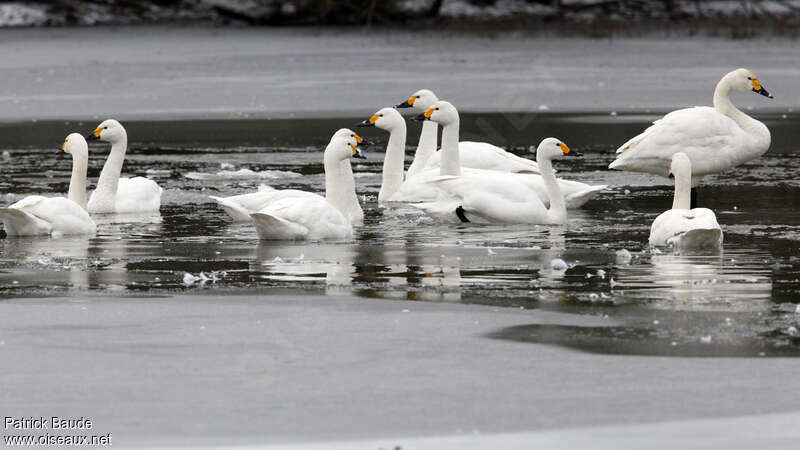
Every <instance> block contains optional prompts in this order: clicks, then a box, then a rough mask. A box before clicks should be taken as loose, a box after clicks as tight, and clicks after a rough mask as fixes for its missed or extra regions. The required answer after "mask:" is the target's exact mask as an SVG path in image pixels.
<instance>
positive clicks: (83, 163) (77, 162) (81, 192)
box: [67, 152, 89, 209]
mask: <svg viewBox="0 0 800 450" xmlns="http://www.w3.org/2000/svg"><path fill="white" fill-rule="evenodd" d="M88 165H89V154H88V153H86V152H84V153H73V154H72V177H71V178H70V180H69V193H68V194H67V198H69V199H70V200H72V201H73V202H75V203H77V204H78V205H80V206H81V208H83V209H86V171H87V168H88Z"/></svg>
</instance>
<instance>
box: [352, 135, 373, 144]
mask: <svg viewBox="0 0 800 450" xmlns="http://www.w3.org/2000/svg"><path fill="white" fill-rule="evenodd" d="M353 137H354V138H356V144H358V145H363V146H364V147H369V146H370V145H375V143H374V142H372V141H370V140H368V139H364V138H363V137H361V136H359V135H357V134H355V133H353Z"/></svg>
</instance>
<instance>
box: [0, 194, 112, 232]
mask: <svg viewBox="0 0 800 450" xmlns="http://www.w3.org/2000/svg"><path fill="white" fill-rule="evenodd" d="M0 217H2V220H3V223H4V226H5V229H6V233H7V234H9V235H11V236H42V235H53V236H64V235H89V234H94V233H95V232H96V231H97V226H96V225H95V223H94V221H93V220H92V218H91V217H89V214H88V213H87V212H86V211H85V210H84V209H83V208H81V206H80V205H78V204H77V203H75V202H73V201H71V200H69V199H68V198H65V197H52V198H50V197H41V196H38V195H34V196H29V197H26V198H23V199H22V200H20V201H18V202H16V203H14V204H13V205H11V206H9V207H8V208H0Z"/></svg>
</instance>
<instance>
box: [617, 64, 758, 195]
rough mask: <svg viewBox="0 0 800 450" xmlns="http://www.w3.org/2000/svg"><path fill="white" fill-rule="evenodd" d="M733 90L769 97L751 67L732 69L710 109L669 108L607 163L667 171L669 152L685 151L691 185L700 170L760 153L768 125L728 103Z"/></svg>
mask: <svg viewBox="0 0 800 450" xmlns="http://www.w3.org/2000/svg"><path fill="white" fill-rule="evenodd" d="M734 90H736V91H753V92H755V93H758V94H761V95H763V96H765V97H769V98H772V96H771V95H770V94H769V92H767V91H766V90H765V89H764V87H763V86H761V83H759V81H758V79H757V78H756V76H755V75H753V72H751V71H749V70H747V69H737V70H734V71H733V72H730V73H728V74H726V75H725V76H724V77H722V79H721V80H720V81H719V83H717V87H716V89H715V90H714V107H713V108H710V107H707V106H696V107H694V108H686V109H679V110H677V111H672V112H671V113H669V114H667V115H666V116H664V117H663V118H661V119H659V120H656V121H655V122H653V125H651V126H650V127H649V128H647V129H646V130H644V132H643V133H642V134H640V135H638V136H636V137H634V138H632V139H631V140H629V141H628V142H626V143H625V144H623V145H622V146H621V147H620V148H619V149H617V153H618V154H619V156H617V159H616V160H614V162H612V163H611V164H610V165H609V166H608V167H609V168H610V169H617V170H627V171H632V172H647V173H653V174H656V175H663V176H666V175H667V173H668V172H669V169H670V164H671V162H672V155H673V154H675V153H677V152H684V153H686V155H687V156H688V157H689V159H691V161H692V186H696V185H697V184H698V183H699V181H700V178H701V177H702V176H703V175H707V174H710V173H716V172H722V171H723V170H727V169H730V168H731V167H736V166H738V165H739V164H742V163H744V162H745V161H749V160H751V159H753V158H757V157H759V156H761V155H763V154H764V153H765V152H766V151H767V150H768V149H769V145H770V134H769V130H768V129H767V127H766V126H765V125H764V124H763V123H761V122H759V121H757V120H755V119H753V118H751V117H749V116H748V115H747V114H745V113H743V112H741V111H740V110H738V109H737V108H736V107H735V106H734V105H733V104H732V103H731V100H730V94H731V91H734Z"/></svg>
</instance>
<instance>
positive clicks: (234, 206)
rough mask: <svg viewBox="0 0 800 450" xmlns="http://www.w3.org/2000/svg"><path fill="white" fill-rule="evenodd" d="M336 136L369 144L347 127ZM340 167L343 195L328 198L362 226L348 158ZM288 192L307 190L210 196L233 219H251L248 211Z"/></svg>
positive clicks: (246, 220) (242, 220) (353, 222)
mask: <svg viewBox="0 0 800 450" xmlns="http://www.w3.org/2000/svg"><path fill="white" fill-rule="evenodd" d="M337 139H345V140H348V141H349V142H350V143H352V144H353V145H355V146H358V145H370V144H372V143H371V142H369V141H367V140H366V139H363V138H362V137H361V136H359V135H357V134H356V133H354V132H353V131H352V130H350V129H347V128H342V129H340V130H338V131H337V132H336V133H334V134H333V136H332V137H331V141H334V140H337ZM341 166H342V167H341V170H342V176H341V183H342V187H341V191H342V192H344V193H346V195H343V196H342V198H341V199H339V198H336V199H332V200H331V201H332V202H333V203H334V204H335V205H336V207H337V209H339V210H340V211H342V213H343V214H344V215H345V216H346V217H347V218H348V220H350V223H351V224H353V225H361V224H362V223H363V222H364V211H363V210H362V209H361V205H360V204H359V202H358V196H357V195H356V190H355V179H354V178H353V169H352V167H351V165H350V158H347V159H345V160H343V161H342V162H341ZM290 192H299V193H301V194H300V195H305V194H308V193H307V192H304V191H298V190H294V189H285V190H275V189H272V188H269V189H266V190H264V191H260V192H251V193H249V194H241V195H234V196H232V197H216V196H213V195H211V196H209V197H210V198H211V199H213V200H214V201H216V202H217V203H218V204H219V205H220V206H221V207H222V208H223V209H224V210H225V212H226V213H228V215H229V216H230V217H231V219H233V221H234V222H250V221H252V220H253V219H252V217H250V214H252V213H254V212H258V211H261V210H262V209H264V208H265V207H266V206H267V205H269V204H270V203H272V202H273V201H275V200H276V199H278V198H281V196H286V195H288V193H290ZM313 195H316V194H313Z"/></svg>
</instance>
